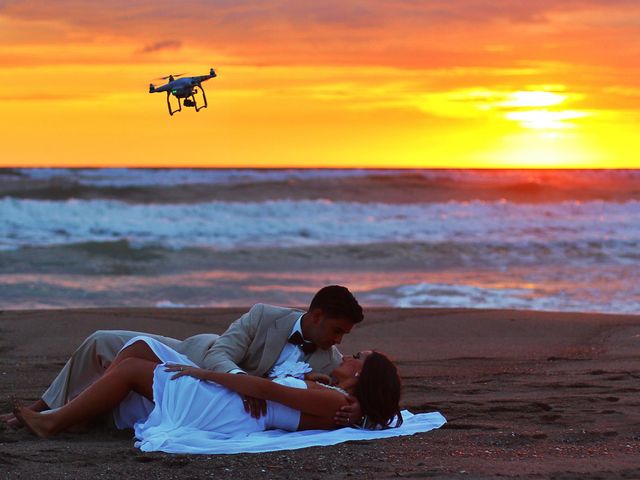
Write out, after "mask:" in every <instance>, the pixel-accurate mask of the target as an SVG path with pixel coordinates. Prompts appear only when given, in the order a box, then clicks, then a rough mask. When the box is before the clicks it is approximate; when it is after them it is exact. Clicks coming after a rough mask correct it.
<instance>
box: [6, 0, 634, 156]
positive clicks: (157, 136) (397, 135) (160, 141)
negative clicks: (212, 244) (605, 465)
mask: <svg viewBox="0 0 640 480" xmlns="http://www.w3.org/2000/svg"><path fill="white" fill-rule="evenodd" d="M0 40H1V41H0V75H1V78H2V79H3V82H2V84H3V88H2V90H0V106H1V109H2V116H3V122H2V133H1V134H0V135H1V136H2V137H1V139H2V145H3V148H2V153H1V154H0V165H2V166H176V167H178V166H185V167H186V166H210V167H231V166H232V167H241V166H251V167H286V166H299V167H305V166H310V167H311V166H313V167H358V166H367V167H394V168H396V167H546V168H548V167H609V168H615V167H624V168H640V153H639V152H640V135H638V130H639V127H640V80H639V79H640V3H638V2H637V0H606V1H605V0H562V1H557V0H535V1H534V0H531V1H522V0H502V1H500V2H497V1H495V0H433V1H424V2H421V1H415V0H406V1H402V0H396V1H388V0H377V1H357V2H356V1H352V2H348V1H337V0H325V1H323V2H315V1H313V2H311V1H300V0H297V1H295V0H261V1H259V2H258V1H256V2H245V1H240V0H220V1H213V0H182V1H167V0H155V1H146V0H145V1H137V2H132V1H130V0H129V1H125V0H111V1H110V0H105V1H102V2H87V1H82V0H57V1H55V2H51V1H46V0H32V1H20V0H14V1H2V0H0ZM209 67H215V68H216V69H217V71H218V74H219V77H218V78H215V79H212V80H210V81H209V82H208V83H206V84H205V87H206V88H207V97H208V99H209V108H208V109H207V110H202V111H200V112H199V113H196V112H195V111H193V110H190V109H187V110H183V111H182V112H181V113H178V114H176V115H174V116H173V117H170V116H169V115H168V112H167V110H166V103H165V97H164V94H153V95H151V94H149V93H148V91H147V90H148V84H149V81H150V80H151V79H153V78H154V77H158V76H161V75H165V74H168V73H180V72H185V71H186V72H189V73H191V74H196V75H198V74H205V73H207V71H208V69H209ZM158 83H161V82H158Z"/></svg>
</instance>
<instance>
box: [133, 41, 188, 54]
mask: <svg viewBox="0 0 640 480" xmlns="http://www.w3.org/2000/svg"><path fill="white" fill-rule="evenodd" d="M180 47H182V42H181V41H180V40H161V41H159V42H155V43H152V44H150V45H146V46H145V47H143V48H142V49H140V50H138V53H153V52H159V51H161V50H178V49H180Z"/></svg>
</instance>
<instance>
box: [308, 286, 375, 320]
mask: <svg viewBox="0 0 640 480" xmlns="http://www.w3.org/2000/svg"><path fill="white" fill-rule="evenodd" d="M316 308H319V309H321V310H322V311H323V312H324V314H325V315H326V316H327V317H329V318H346V319H348V320H349V321H350V322H351V323H353V324H356V323H359V322H361V321H362V319H363V318H364V315H363V313H362V307H361V306H360V304H359V303H358V301H357V300H356V298H355V297H354V296H353V294H352V293H351V292H350V291H349V289H348V288H346V287H342V286H340V285H329V286H327V287H324V288H321V289H320V290H319V291H318V293H316V294H315V296H314V297H313V299H312V300H311V305H309V311H311V310H314V309H316Z"/></svg>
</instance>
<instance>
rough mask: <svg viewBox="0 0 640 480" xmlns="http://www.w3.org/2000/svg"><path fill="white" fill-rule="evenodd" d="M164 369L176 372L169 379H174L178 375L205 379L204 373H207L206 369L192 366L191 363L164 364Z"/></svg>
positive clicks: (178, 376)
mask: <svg viewBox="0 0 640 480" xmlns="http://www.w3.org/2000/svg"><path fill="white" fill-rule="evenodd" d="M164 371H165V372H177V373H176V374H175V375H174V376H173V377H171V380H176V379H178V378H180V377H185V376H189V377H193V378H197V379H200V380H205V375H206V373H207V370H205V369H204V368H198V367H194V366H193V365H179V364H175V363H167V364H165V366H164Z"/></svg>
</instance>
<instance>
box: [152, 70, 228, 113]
mask: <svg viewBox="0 0 640 480" xmlns="http://www.w3.org/2000/svg"><path fill="white" fill-rule="evenodd" d="M181 76H182V75H168V76H166V77H162V80H169V81H168V82H167V83H166V84H165V85H162V86H160V87H156V86H155V85H154V84H153V83H152V84H150V85H149V93H158V92H167V107H168V108H169V115H173V114H174V113H176V112H180V111H181V110H182V102H181V100H180V99H184V106H185V107H193V108H195V110H196V112H199V111H200V110H202V109H203V108H207V96H206V95H205V93H204V88H203V87H202V82H206V81H207V80H209V79H210V78H214V77H216V76H217V75H216V72H215V70H214V69H213V68H212V69H211V70H209V75H199V76H196V77H182V78H177V77H181ZM198 89H200V90H201V91H202V99H203V102H204V103H202V104H201V105H198V103H197V101H196V97H195V95H196V94H197V93H198ZM171 95H173V96H174V97H176V98H177V99H178V108H176V109H173V108H172V107H171V100H170V98H171Z"/></svg>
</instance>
